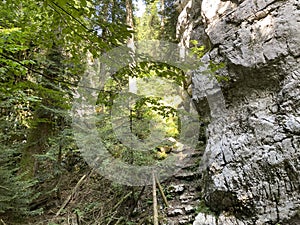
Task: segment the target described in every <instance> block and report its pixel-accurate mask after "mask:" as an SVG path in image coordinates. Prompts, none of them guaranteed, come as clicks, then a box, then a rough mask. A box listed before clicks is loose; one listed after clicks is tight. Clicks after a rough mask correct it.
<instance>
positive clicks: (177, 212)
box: [168, 209, 184, 217]
mask: <svg viewBox="0 0 300 225" xmlns="http://www.w3.org/2000/svg"><path fill="white" fill-rule="evenodd" d="M183 214H184V212H183V210H182V209H169V210H168V216H171V217H173V216H178V215H183Z"/></svg>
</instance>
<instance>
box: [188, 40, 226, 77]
mask: <svg viewBox="0 0 300 225" xmlns="http://www.w3.org/2000/svg"><path fill="white" fill-rule="evenodd" d="M190 43H191V44H192V45H193V47H191V48H190V50H191V53H192V54H194V55H195V56H196V57H197V58H198V59H201V58H202V57H203V56H204V55H205V53H206V52H207V51H208V50H207V49H205V46H203V45H202V46H198V44H199V43H198V41H197V40H191V41H190ZM225 66H226V64H225V63H224V62H220V63H215V62H213V61H209V64H208V67H207V70H206V71H205V72H204V74H207V75H211V76H213V77H214V78H216V80H217V81H218V82H222V81H225V82H228V81H229V77H228V76H220V75H218V71H219V70H221V69H222V68H224V67H225Z"/></svg>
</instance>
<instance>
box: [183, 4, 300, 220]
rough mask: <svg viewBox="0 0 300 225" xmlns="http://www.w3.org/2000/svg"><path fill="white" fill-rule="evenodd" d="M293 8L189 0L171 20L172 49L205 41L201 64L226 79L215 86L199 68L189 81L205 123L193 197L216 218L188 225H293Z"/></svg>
mask: <svg viewBox="0 0 300 225" xmlns="http://www.w3.org/2000/svg"><path fill="white" fill-rule="evenodd" d="M200 5H201V7H198V8H197V10H196V9H195V7H193V6H200ZM299 9H300V2H299V1H298V0H286V1H277V0H243V1H239V0H236V1H233V0H232V1H223V0H190V1H189V3H188V4H186V5H185V7H184V10H183V11H182V13H181V17H179V23H178V37H179V38H180V44H181V45H182V46H186V47H189V44H188V43H189V40H191V39H199V40H200V43H203V44H207V39H209V46H210V47H211V51H210V53H208V54H207V55H206V56H205V60H206V61H207V60H209V59H212V60H215V61H217V62H220V61H224V62H226V63H227V65H226V68H224V69H222V71H221V72H220V74H221V75H226V76H228V77H230V82H227V83H226V82H225V83H221V84H218V83H215V82H214V81H212V80H209V79H207V78H206V77H205V76H203V73H204V71H205V69H206V68H205V67H203V68H199V69H198V70H195V71H194V73H193V76H192V81H193V100H194V102H195V103H196V107H197V110H198V111H199V114H200V115H201V117H204V118H206V119H207V120H210V121H211V123H210V124H209V125H208V127H207V130H206V136H207V138H208V140H207V145H206V150H205V152H204V155H203V157H202V160H201V164H200V168H199V171H200V172H201V173H202V176H201V177H202V178H201V181H200V182H199V183H200V188H201V190H202V193H201V195H202V199H203V200H204V201H205V203H206V205H207V206H209V207H210V208H211V209H212V210H213V211H215V212H217V213H219V214H220V216H219V217H215V216H214V215H206V214H204V213H200V214H199V215H198V216H197V217H196V220H195V222H194V224H195V225H197V224H199V225H200V224H201V225H205V224H209V225H213V224H218V225H220V224H224V225H233V224H245V225H248V224H249V225H250V224H261V225H262V224H276V223H282V224H290V223H291V224H292V223H294V221H298V223H299V224H300V221H299V220H297V219H295V218H297V217H296V216H295V215H296V214H297V212H299V210H300V58H299V55H300V20H299V18H300V10H299ZM186 28H187V29H186ZM195 37H196V38H195ZM205 60H204V61H205ZM221 98H224V101H223V102H221V103H220V101H219V100H220V99H221ZM223 103H226V105H225V106H224V105H223ZM218 108H219V111H218ZM181 200H182V201H183V202H184V201H186V199H185V198H183V199H181ZM229 215H230V216H229Z"/></svg>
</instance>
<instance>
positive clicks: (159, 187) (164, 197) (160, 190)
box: [155, 176, 169, 207]
mask: <svg viewBox="0 0 300 225" xmlns="http://www.w3.org/2000/svg"><path fill="white" fill-rule="evenodd" d="M155 181H156V184H157V186H158V189H159V192H160V194H161V196H162V198H163V201H164V203H165V205H166V206H167V207H169V203H168V200H167V198H166V196H165V194H164V190H163V188H162V186H161V185H160V183H159V180H158V178H157V176H155Z"/></svg>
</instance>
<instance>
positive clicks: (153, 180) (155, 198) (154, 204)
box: [152, 172, 158, 225]
mask: <svg viewBox="0 0 300 225" xmlns="http://www.w3.org/2000/svg"><path fill="white" fill-rule="evenodd" d="M152 192H153V224H154V225H158V210H157V197H156V182H155V174H154V172H152Z"/></svg>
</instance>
